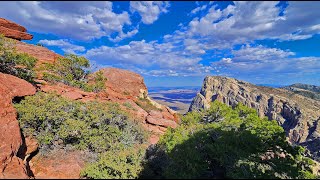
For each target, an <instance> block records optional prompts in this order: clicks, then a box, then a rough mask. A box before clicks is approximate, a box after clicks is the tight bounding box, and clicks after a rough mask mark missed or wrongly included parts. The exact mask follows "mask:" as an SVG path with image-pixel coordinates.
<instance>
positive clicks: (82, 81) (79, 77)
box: [43, 54, 106, 92]
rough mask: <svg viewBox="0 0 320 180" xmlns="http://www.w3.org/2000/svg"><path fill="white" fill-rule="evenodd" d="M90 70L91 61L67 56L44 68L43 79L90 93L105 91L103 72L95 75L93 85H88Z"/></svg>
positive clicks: (75, 56) (70, 55)
mask: <svg viewBox="0 0 320 180" xmlns="http://www.w3.org/2000/svg"><path fill="white" fill-rule="evenodd" d="M88 68H90V63H89V60H88V59H86V58H85V57H81V56H77V55H74V54H67V55H66V56H65V57H62V58H59V59H58V60H57V61H56V62H55V63H54V64H51V63H46V64H44V66H43V70H45V72H44V73H43V79H44V80H46V81H49V82H52V83H55V82H61V83H64V84H66V85H69V86H73V87H78V88H81V89H83V90H85V91H89V92H99V91H101V90H103V89H104V83H105V81H106V78H105V77H104V76H103V73H102V72H101V71H99V72H97V73H96V74H95V75H93V83H91V84H90V83H88V75H89V71H88V70H87V69H88Z"/></svg>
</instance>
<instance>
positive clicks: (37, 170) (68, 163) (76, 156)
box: [30, 150, 84, 179]
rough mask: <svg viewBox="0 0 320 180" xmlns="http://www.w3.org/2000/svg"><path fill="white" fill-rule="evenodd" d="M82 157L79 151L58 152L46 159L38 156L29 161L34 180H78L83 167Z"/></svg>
mask: <svg viewBox="0 0 320 180" xmlns="http://www.w3.org/2000/svg"><path fill="white" fill-rule="evenodd" d="M82 157H83V154H82V153H81V152H79V151H74V152H64V151H62V150H60V151H57V152H54V153H51V154H49V155H48V156H46V157H44V156H41V155H39V154H38V155H36V156H35V157H33V158H32V160H31V161H30V168H31V170H32V172H33V174H34V176H35V178H36V179H79V178H80V171H81V169H82V168H83V167H84V160H83V159H82Z"/></svg>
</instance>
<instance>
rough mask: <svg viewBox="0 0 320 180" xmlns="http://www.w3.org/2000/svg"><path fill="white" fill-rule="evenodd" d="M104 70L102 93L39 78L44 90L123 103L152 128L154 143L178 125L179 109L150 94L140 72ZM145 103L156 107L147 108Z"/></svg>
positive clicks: (88, 99)
mask: <svg viewBox="0 0 320 180" xmlns="http://www.w3.org/2000/svg"><path fill="white" fill-rule="evenodd" d="M101 71H102V72H103V75H104V76H105V77H106V78H107V81H106V83H105V87H106V89H105V91H102V92H100V93H93V92H84V91H83V90H81V89H78V88H75V87H70V86H67V85H65V84H62V83H57V84H49V83H47V82H45V81H39V82H41V83H42V84H39V85H38V87H39V89H40V90H41V91H43V92H55V93H57V94H59V95H61V96H63V97H66V98H68V99H71V100H80V101H92V100H97V101H111V102H116V103H118V104H120V107H121V108H122V109H123V110H124V111H127V112H128V113H129V114H131V115H132V116H133V117H134V118H135V119H137V120H139V122H140V123H141V124H142V126H143V127H144V128H145V129H146V130H147V131H149V132H151V137H150V141H149V142H150V143H151V144H155V143H156V142H157V140H158V139H159V136H160V135H162V134H164V132H165V131H166V129H167V128H168V127H171V128H175V127H177V126H178V123H179V117H178V115H177V113H176V112H175V111H173V110H172V109H170V108H169V107H167V106H164V105H161V104H158V103H157V102H155V101H153V100H152V99H151V98H150V97H149V96H148V90H147V87H146V85H145V84H144V80H143V77H142V76H141V75H139V74H136V73H134V72H131V71H127V70H123V69H118V68H104V69H101ZM150 106H152V107H150ZM146 107H150V108H151V109H153V110H150V109H145V108H146Z"/></svg>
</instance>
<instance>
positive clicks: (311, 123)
mask: <svg viewBox="0 0 320 180" xmlns="http://www.w3.org/2000/svg"><path fill="white" fill-rule="evenodd" d="M215 100H218V101H220V102H223V103H225V104H227V105H230V106H235V105H236V104H238V103H239V102H240V103H242V104H244V105H246V106H248V107H250V108H254V109H256V110H257V112H258V114H259V116H260V117H264V116H266V117H268V119H274V120H276V121H277V122H278V124H279V125H281V126H282V127H283V128H284V130H285V131H286V133H287V136H288V138H289V141H290V142H291V143H293V144H300V145H303V146H306V147H307V148H308V149H309V150H310V151H311V153H312V156H313V157H315V158H319V157H320V151H319V148H320V139H319V137H320V136H319V135H320V134H319V133H320V127H319V123H320V102H319V101H316V100H313V99H310V98H307V97H304V96H301V95H298V94H295V93H293V92H290V91H287V90H285V89H278V88H269V87H263V86H255V85H253V84H250V83H248V82H244V81H240V80H236V79H233V78H227V77H220V76H207V77H206V78H205V79H204V82H203V86H202V88H201V91H200V93H198V94H197V96H196V97H195V98H194V99H193V101H192V103H191V105H190V108H189V111H194V110H199V109H201V108H204V109H206V108H209V107H210V102H212V101H215Z"/></svg>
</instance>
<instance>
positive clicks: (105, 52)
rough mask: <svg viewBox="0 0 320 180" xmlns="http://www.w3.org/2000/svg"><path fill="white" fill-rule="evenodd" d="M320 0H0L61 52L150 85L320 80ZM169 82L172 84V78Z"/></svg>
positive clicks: (0, 8) (2, 8)
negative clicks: (214, 79) (208, 79)
mask: <svg viewBox="0 0 320 180" xmlns="http://www.w3.org/2000/svg"><path fill="white" fill-rule="evenodd" d="M319 9H320V3H319V2H283V1H282V2H244V1H239V2H231V1H230V2H225V1H224V2H215V1H211V2H200V1H199V2H161V1H154V2H153V1H140V2H85V1H80V2H63V1H61V2H51V1H41V2H37V1H32V2H31V1H26V2H22V1H20V2H19V1H16V2H9V1H7V2H0V17H4V18H6V19H9V20H12V21H14V22H16V23H19V24H21V25H23V26H25V27H26V28H27V29H28V31H29V32H31V33H33V34H35V36H34V39H33V40H32V41H31V43H34V44H36V43H41V44H43V45H45V46H46V47H48V48H49V49H51V50H53V51H56V52H57V53H60V54H64V53H76V54H78V55H83V56H85V57H87V58H88V59H89V60H91V61H93V62H95V63H96V64H97V65H99V66H100V67H104V66H113V67H119V68H124V69H130V70H133V71H135V72H137V73H140V74H142V75H143V76H144V77H145V78H146V83H147V85H150V86H154V85H156V84H158V85H168V86H174V85H177V84H175V83H174V82H175V80H176V81H179V83H180V84H179V85H201V82H202V79H203V78H204V76H206V75H223V76H230V77H234V78H238V79H242V80H246V81H249V82H252V83H260V84H262V83H264V84H290V83H295V82H302V83H310V84H316V85H320V46H319V43H320V35H319V33H320V19H319V18H317V17H320V11H319ZM168 83H169V84H168Z"/></svg>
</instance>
